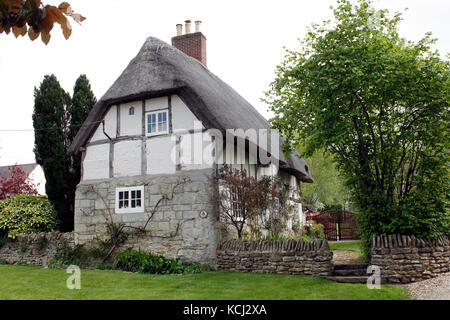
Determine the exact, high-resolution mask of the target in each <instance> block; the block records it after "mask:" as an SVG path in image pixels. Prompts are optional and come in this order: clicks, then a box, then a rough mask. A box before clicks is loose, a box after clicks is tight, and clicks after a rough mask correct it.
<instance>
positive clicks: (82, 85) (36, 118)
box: [33, 75, 96, 231]
mask: <svg viewBox="0 0 450 320" xmlns="http://www.w3.org/2000/svg"><path fill="white" fill-rule="evenodd" d="M34 99H35V102H34V113H33V126H34V129H35V148H34V153H35V156H36V162H37V163H39V164H40V165H41V166H42V168H43V170H44V173H45V179H46V185H45V189H46V193H47V195H48V197H49V200H50V202H51V203H52V204H53V205H54V207H55V209H56V211H57V212H58V217H59V220H60V222H61V226H60V227H61V230H62V231H70V230H73V222H74V221H73V219H74V202H75V191H76V187H77V184H78V183H79V182H80V167H81V158H80V157H79V156H73V155H69V153H68V149H69V146H70V144H71V143H72V141H73V139H74V137H75V135H76V134H77V132H78V130H79V129H80V128H81V125H82V123H83V122H84V120H85V119H86V118H87V116H88V114H89V112H90V110H91V109H92V107H93V105H94V104H95V103H96V98H95V96H94V94H93V93H92V91H91V87H90V84H89V80H88V79H87V77H86V75H81V76H80V77H79V78H78V79H77V81H76V83H75V87H74V95H73V99H71V98H70V95H69V94H68V93H67V92H65V91H64V89H62V88H61V86H60V84H59V82H58V80H57V79H56V77H55V76H54V75H50V76H48V75H46V76H45V77H44V81H43V82H42V83H41V85H40V87H39V89H36V88H35V92H34Z"/></svg>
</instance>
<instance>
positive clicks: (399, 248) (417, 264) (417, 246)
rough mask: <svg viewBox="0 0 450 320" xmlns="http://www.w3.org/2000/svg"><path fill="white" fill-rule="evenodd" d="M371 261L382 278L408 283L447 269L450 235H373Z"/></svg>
mask: <svg viewBox="0 0 450 320" xmlns="http://www.w3.org/2000/svg"><path fill="white" fill-rule="evenodd" d="M372 242H373V243H372V252H371V254H372V263H371V264H372V265H376V266H379V267H380V271H381V277H382V279H383V281H385V282H391V283H399V282H401V283H409V282H414V281H419V280H423V279H429V278H431V277H435V276H436V275H437V274H439V273H443V272H448V271H450V238H449V236H440V237H437V238H435V239H429V240H424V239H419V238H416V237H414V236H404V235H398V234H395V235H388V236H377V237H375V236H374V237H373V240H372Z"/></svg>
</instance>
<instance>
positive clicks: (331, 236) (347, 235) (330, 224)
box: [306, 210, 360, 241]
mask: <svg viewBox="0 0 450 320" xmlns="http://www.w3.org/2000/svg"><path fill="white" fill-rule="evenodd" d="M306 220H313V221H315V222H317V223H320V224H323V226H324V231H325V238H326V239H327V240H329V241H338V240H359V239H360V237H359V234H358V227H357V225H356V217H355V214H354V213H353V212H350V211H344V210H329V211H325V212H321V213H319V214H316V215H314V214H312V215H309V216H307V217H306Z"/></svg>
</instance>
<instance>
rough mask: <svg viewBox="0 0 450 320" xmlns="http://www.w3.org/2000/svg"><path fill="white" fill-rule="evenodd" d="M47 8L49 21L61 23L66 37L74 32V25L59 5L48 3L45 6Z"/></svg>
mask: <svg viewBox="0 0 450 320" xmlns="http://www.w3.org/2000/svg"><path fill="white" fill-rule="evenodd" d="M45 8H46V9H47V13H48V19H49V21H51V22H52V24H53V23H54V22H57V23H59V24H60V25H61V28H62V30H63V35H64V37H65V38H66V39H68V38H69V37H70V35H71V34H72V26H71V25H70V23H69V21H68V20H67V18H66V17H65V16H64V15H63V14H62V12H61V10H59V9H58V8H57V7H54V6H49V5H47V6H45ZM44 20H45V19H44ZM52 26H53V25H52ZM49 31H50V30H49Z"/></svg>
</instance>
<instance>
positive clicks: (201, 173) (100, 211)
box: [75, 169, 218, 265]
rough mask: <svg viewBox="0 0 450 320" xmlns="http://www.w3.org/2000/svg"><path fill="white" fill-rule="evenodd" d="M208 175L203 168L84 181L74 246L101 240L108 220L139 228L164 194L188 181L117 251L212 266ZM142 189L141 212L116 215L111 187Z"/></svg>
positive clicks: (214, 238) (214, 230) (213, 227)
mask: <svg viewBox="0 0 450 320" xmlns="http://www.w3.org/2000/svg"><path fill="white" fill-rule="evenodd" d="M212 174H213V171H212V170H211V169H205V170H192V171H181V172H178V173H176V174H171V175H146V176H136V177H126V178H112V179H106V180H87V181H83V182H81V183H80V184H79V185H78V187H77V192H76V200H75V240H76V242H77V243H79V244H85V243H90V242H92V241H94V240H96V239H100V240H105V239H106V238H107V237H108V233H107V229H106V228H107V223H108V222H109V221H113V222H114V223H117V224H119V223H122V224H125V225H127V226H133V227H143V226H144V224H145V222H146V220H147V218H148V216H149V214H150V213H151V211H152V209H153V208H154V206H155V204H156V203H157V202H158V201H159V199H161V197H162V196H163V195H164V194H166V195H169V196H170V195H171V193H172V189H173V188H174V186H175V185H177V184H178V183H179V182H180V181H182V180H184V179H185V178H187V179H189V182H186V183H183V184H181V185H178V186H177V187H176V189H175V190H174V196H173V199H172V200H165V201H163V202H162V203H161V205H160V206H159V207H158V209H157V211H156V213H155V214H154V216H153V218H152V219H151V221H150V223H149V224H148V226H147V228H146V230H147V232H146V233H145V234H135V235H131V236H130V237H129V239H128V241H127V243H125V245H123V246H122V247H121V249H126V248H134V249H141V250H145V251H151V252H153V253H157V254H161V255H163V256H165V257H167V258H173V257H180V258H181V259H182V260H185V261H193V262H201V263H207V264H210V265H215V257H216V244H217V242H218V227H217V224H218V219H217V213H216V212H217V210H216V208H215V205H214V203H216V202H215V193H214V190H215V189H214V187H213V175H212ZM141 185H144V204H145V212H144V213H126V214H119V213H118V214H116V213H115V195H116V188H117V187H126V186H141ZM202 212H206V213H207V215H206V216H204V215H202V214H201V213H202ZM128 230H129V231H132V229H130V228H129V229H128Z"/></svg>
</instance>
